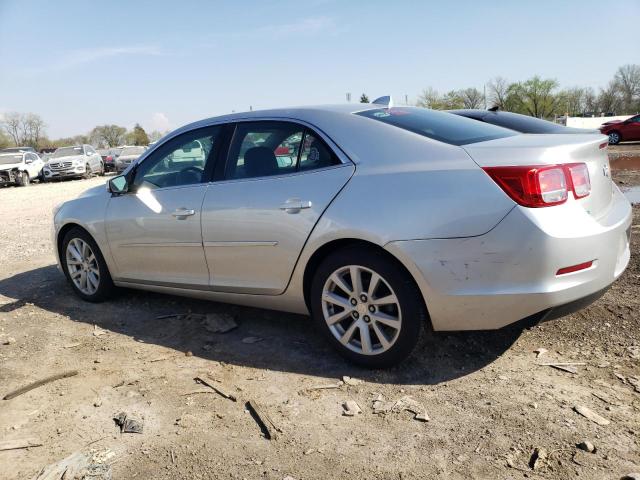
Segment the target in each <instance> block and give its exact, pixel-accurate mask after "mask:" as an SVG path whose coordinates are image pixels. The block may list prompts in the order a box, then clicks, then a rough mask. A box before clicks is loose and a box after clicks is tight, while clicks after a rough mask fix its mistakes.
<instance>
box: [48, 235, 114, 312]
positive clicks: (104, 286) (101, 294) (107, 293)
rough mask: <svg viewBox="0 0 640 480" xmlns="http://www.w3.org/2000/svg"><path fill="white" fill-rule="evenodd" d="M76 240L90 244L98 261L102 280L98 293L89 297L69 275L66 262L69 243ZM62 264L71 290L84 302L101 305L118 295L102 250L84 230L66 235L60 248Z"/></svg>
mask: <svg viewBox="0 0 640 480" xmlns="http://www.w3.org/2000/svg"><path fill="white" fill-rule="evenodd" d="M74 238H79V239H81V240H83V241H84V242H86V243H88V244H89V246H90V247H91V250H92V251H93V253H94V255H95V257H96V261H97V264H98V268H99V271H100V280H99V284H98V288H97V290H96V292H95V293H94V294H92V295H87V294H86V293H84V292H82V291H81V290H80V289H78V287H77V286H76V285H75V283H74V282H73V280H72V279H71V276H70V275H69V268H68V265H67V262H66V251H67V246H68V245H69V242H71V240H73V239H74ZM60 263H61V265H62V270H63V272H64V275H65V276H66V277H67V280H68V281H69V283H70V284H71V288H73V291H74V292H75V293H76V295H78V296H79V297H80V298H82V299H83V300H86V301H87V302H93V303H100V302H103V301H105V300H108V299H109V298H111V297H112V296H113V295H114V294H115V293H116V290H117V289H116V286H115V285H114V284H113V280H112V279H111V274H110V273H109V268H108V267H107V264H106V262H105V261H104V257H103V256H102V252H101V251H100V248H98V245H97V244H96V242H95V241H94V240H93V237H91V235H89V234H88V233H87V231H86V230H83V229H82V228H72V229H71V230H69V231H68V232H67V233H66V235H65V236H64V238H63V239H62V246H61V248H60Z"/></svg>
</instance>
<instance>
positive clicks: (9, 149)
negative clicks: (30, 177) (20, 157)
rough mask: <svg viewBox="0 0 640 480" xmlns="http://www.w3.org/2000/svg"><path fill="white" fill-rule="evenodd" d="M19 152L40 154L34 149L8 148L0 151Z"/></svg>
mask: <svg viewBox="0 0 640 480" xmlns="http://www.w3.org/2000/svg"><path fill="white" fill-rule="evenodd" d="M17 152H31V153H36V154H37V153H38V152H36V149H35V148H33V147H7V148H3V149H2V150H0V153H17Z"/></svg>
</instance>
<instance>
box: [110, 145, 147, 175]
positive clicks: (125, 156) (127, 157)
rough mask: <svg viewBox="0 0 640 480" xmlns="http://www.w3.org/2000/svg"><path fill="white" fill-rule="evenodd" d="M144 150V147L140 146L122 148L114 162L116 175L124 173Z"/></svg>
mask: <svg viewBox="0 0 640 480" xmlns="http://www.w3.org/2000/svg"><path fill="white" fill-rule="evenodd" d="M146 150H147V148H146V147H141V146H140V147H137V146H134V147H124V148H123V149H122V151H121V152H120V155H119V156H118V158H116V161H115V166H116V173H122V172H124V171H125V170H126V169H127V168H128V167H129V165H131V164H132V163H133V162H135V161H136V160H138V158H140V155H142V154H143V153H144V152H145V151H146Z"/></svg>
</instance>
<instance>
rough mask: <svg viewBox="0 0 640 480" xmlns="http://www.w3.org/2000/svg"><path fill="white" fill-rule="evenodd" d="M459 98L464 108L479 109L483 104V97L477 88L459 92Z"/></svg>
mask: <svg viewBox="0 0 640 480" xmlns="http://www.w3.org/2000/svg"><path fill="white" fill-rule="evenodd" d="M459 97H460V100H461V101H462V106H463V107H464V108H481V107H482V105H483V103H484V95H483V94H482V92H481V91H480V90H478V89H477V88H465V89H464V90H460V91H459Z"/></svg>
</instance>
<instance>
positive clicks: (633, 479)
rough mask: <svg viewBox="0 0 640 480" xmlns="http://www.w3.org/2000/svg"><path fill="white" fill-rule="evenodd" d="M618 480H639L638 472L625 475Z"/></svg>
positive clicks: (639, 474) (639, 473)
mask: <svg viewBox="0 0 640 480" xmlns="http://www.w3.org/2000/svg"><path fill="white" fill-rule="evenodd" d="M620 480H640V472H631V473H627V474H626V475H625V476H624V477H622V478H621V479H620Z"/></svg>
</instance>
